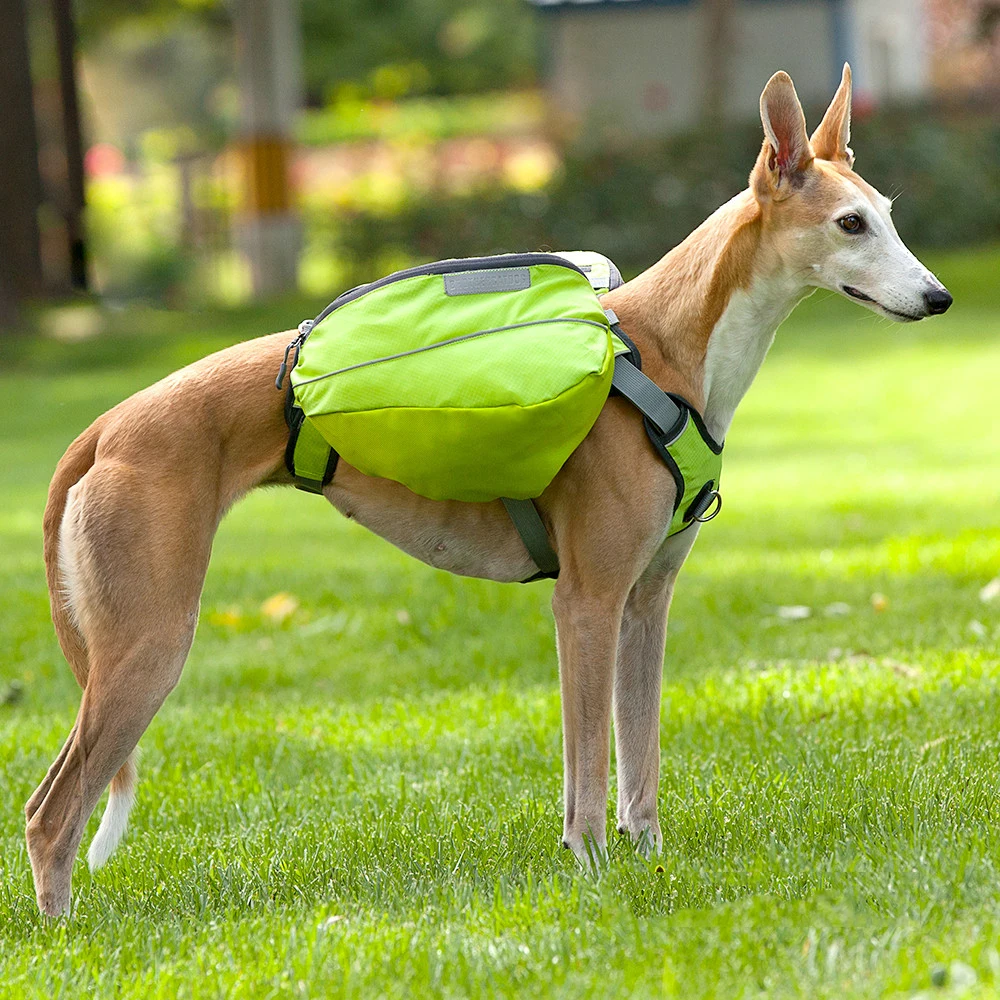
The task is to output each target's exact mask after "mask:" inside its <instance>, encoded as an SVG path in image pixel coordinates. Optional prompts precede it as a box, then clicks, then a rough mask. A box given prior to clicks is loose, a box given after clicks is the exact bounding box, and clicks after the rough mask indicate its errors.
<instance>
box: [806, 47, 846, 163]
mask: <svg viewBox="0 0 1000 1000" xmlns="http://www.w3.org/2000/svg"><path fill="white" fill-rule="evenodd" d="M810 141H811V142H812V148H813V153H814V155H816V156H818V157H819V158H820V159H821V160H840V161H842V162H843V163H846V164H847V165H848V166H851V165H852V164H853V163H854V153H852V152H851V150H850V149H849V148H848V146H847V144H848V143H849V142H850V141H851V67H850V66H849V65H848V64H847V63H844V75H843V76H842V77H841V79H840V86H839V87H838V88H837V93H836V94H834V95H833V100H832V101H831V102H830V107H828V108H827V109H826V114H825V115H823V120H822V121H821V122H820V123H819V128H817V129H816V131H815V132H813V134H812V139H811V140H810Z"/></svg>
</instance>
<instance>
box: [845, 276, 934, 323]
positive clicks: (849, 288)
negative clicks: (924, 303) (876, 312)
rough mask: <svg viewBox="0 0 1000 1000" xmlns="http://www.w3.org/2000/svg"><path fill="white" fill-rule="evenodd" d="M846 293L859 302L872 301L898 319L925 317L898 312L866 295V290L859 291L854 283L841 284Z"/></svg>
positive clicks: (914, 319)
mask: <svg viewBox="0 0 1000 1000" xmlns="http://www.w3.org/2000/svg"><path fill="white" fill-rule="evenodd" d="M840 287H841V288H842V289H843V291H844V294H845V295H849V296H850V297H851V298H852V299H857V300H858V302H870V303H871V304H872V305H873V306H875V307H876V308H878V309H881V310H882V312H884V313H888V314H889V315H890V316H895V317H896V319H900V320H902V321H903V322H904V323H916V321H917V320H918V319H923V318H924V317H923V316H914V315H913V314H912V313H901V312H897V311H896V310H895V309H890V308H889V307H888V306H884V305H882V303H881V302H877V301H876V300H875V299H873V298H872V297H871V296H870V295H865V293H864V292H862V291H859V290H858V289H857V288H855V287H854V286H853V285H841V286H840Z"/></svg>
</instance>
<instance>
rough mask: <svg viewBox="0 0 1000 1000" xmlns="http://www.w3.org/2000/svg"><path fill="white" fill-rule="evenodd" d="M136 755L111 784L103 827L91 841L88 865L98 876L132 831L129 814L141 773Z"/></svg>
mask: <svg viewBox="0 0 1000 1000" xmlns="http://www.w3.org/2000/svg"><path fill="white" fill-rule="evenodd" d="M135 758H136V751H133V752H132V753H131V754H130V755H129V758H128V760H127V761H126V762H125V764H124V765H123V766H122V769H121V770H120V771H119V772H118V773H117V774H116V775H115V777H114V778H113V779H112V782H111V791H110V792H109V793H108V805H107V808H106V809H105V810H104V815H103V816H102V817H101V825H100V827H99V828H98V830H97V833H96V834H95V835H94V839H93V840H92V841H91V844H90V850H89V851H88V852H87V864H88V865H90V870H91V871H92V872H96V871H97V869H98V868H100V867H101V866H102V865H103V864H104V863H105V862H106V861H107V860H108V858H110V857H111V855H112V854H114V851H115V848H116V847H117V846H118V845H119V843H121V839H122V837H123V836H124V835H125V830H126V828H127V827H128V814H129V813H130V812H131V811H132V806H133V805H134V804H135V785H136V780H137V779H138V776H139V774H138V771H137V769H136V766H135Z"/></svg>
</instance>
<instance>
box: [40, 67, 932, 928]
mask: <svg viewBox="0 0 1000 1000" xmlns="http://www.w3.org/2000/svg"><path fill="white" fill-rule="evenodd" d="M850 110H851V73H850V67H849V66H846V65H845V67H844V71H843V77H842V80H841V83H840V86H839V88H838V90H837V92H836V95H835V96H834V98H833V101H832V103H831V104H830V106H829V108H828V109H827V111H826V114H825V115H824V117H823V120H822V122H821V123H820V125H819V127H818V128H817V129H816V131H815V132H813V134H812V136H811V137H810V136H809V135H808V134H807V132H806V123H805V117H804V115H803V112H802V108H801V105H800V103H799V100H798V96H797V95H796V92H795V88H794V86H793V84H792V81H791V79H790V78H789V76H788V75H787V74H785V73H783V72H779V73H776V74H775V75H774V76H773V77H772V78H771V79H770V81H769V82H768V83H767V86H766V87H765V88H764V91H763V93H762V95H761V98H760V113H761V121H762V124H763V127H764V140H763V144H762V146H761V150H760V154H759V156H758V157H757V160H756V163H755V164H754V167H753V170H752V172H751V174H750V181H749V187H748V188H747V189H746V190H744V191H743V192H742V193H740V194H738V195H736V196H735V197H734V198H733V199H732V200H730V201H729V202H727V203H726V204H725V205H723V206H722V207H721V208H719V209H718V210H717V211H716V212H715V213H713V214H712V215H711V216H710V217H709V218H708V219H707V220H706V221H705V222H704V223H703V224H702V225H701V226H699V228H698V229H696V230H695V231H694V233H692V234H691V235H690V236H689V237H688V238H687V239H686V240H684V241H683V242H682V243H681V244H680V245H678V246H677V247H675V248H674V249H673V250H671V251H670V252H669V253H668V254H667V255H666V256H665V257H664V258H663V259H662V260H660V261H659V262H658V263H656V264H654V265H653V266H652V267H651V268H649V269H648V270H647V271H645V272H643V273H642V274H640V275H639V276H638V277H637V278H635V279H634V280H632V281H629V282H627V283H626V284H624V285H622V286H621V287H619V288H617V289H615V290H614V291H612V292H610V293H608V294H607V295H606V296H604V299H603V305H604V306H606V307H608V308H610V309H613V310H614V312H615V313H616V314H617V315H618V317H619V318H620V321H621V324H622V327H623V329H624V330H625V331H626V332H627V334H628V335H629V337H630V338H631V339H632V340H633V341H634V342H635V343H636V344H637V345H638V347H639V349H640V351H641V354H642V359H643V370H644V371H645V372H646V373H647V374H648V375H649V376H650V377H651V378H652V379H653V380H654V381H655V382H656V383H657V384H658V385H659V386H660V387H661V388H664V389H668V390H670V391H672V392H675V393H679V394H680V395H682V396H684V397H685V398H686V399H688V400H690V401H691V403H692V404H693V405H694V406H695V407H696V409H697V410H698V411H699V412H700V413H701V414H702V416H703V419H704V422H705V424H706V426H707V428H708V431H709V432H710V433H711V434H712V436H713V437H714V438H715V439H716V440H719V441H721V440H723V438H724V437H725V434H726V431H727V429H728V427H729V424H730V421H731V420H732V417H733V413H734V411H735V409H736V406H737V404H738V403H739V401H740V399H741V398H742V397H743V395H744V393H745V392H746V391H747V389H748V388H749V386H750V383H751V381H752V380H753V378H754V376H755V374H756V372H757V370H758V368H759V367H760V365H761V363H762V362H763V360H764V356H765V354H766V353H767V350H768V347H769V346H770V344H771V341H772V340H773V337H774V332H775V330H776V328H777V327H778V325H779V324H780V323H781V321H782V320H783V319H784V318H785V317H786V316H787V315H788V313H789V312H790V311H791V309H792V308H793V307H794V306H795V305H796V304H797V303H798V302H799V301H800V300H801V299H802V298H803V297H804V296H805V295H807V294H809V293H810V292H811V291H812V290H814V289H816V288H824V289H829V290H832V291H835V292H838V293H840V294H842V295H845V296H847V297H849V298H851V299H854V300H855V301H858V302H860V303H861V304H862V305H864V306H866V307H867V308H868V309H870V310H872V311H874V312H876V313H878V314H880V315H882V316H887V317H889V318H891V319H894V320H902V321H913V320H919V319H922V318H924V317H925V316H929V315H931V314H936V313H942V312H944V311H945V310H946V309H947V308H948V306H949V305H950V304H951V301H952V299H951V296H950V295H949V293H948V292H947V290H946V289H945V288H944V286H943V285H942V284H941V283H940V282H939V281H938V280H937V279H936V278H935V277H934V275H932V274H931V273H930V272H929V271H928V270H927V269H926V268H925V267H924V266H923V265H922V264H921V263H920V262H919V261H918V260H917V259H916V258H915V257H914V256H913V254H912V253H910V251H909V250H908V249H907V248H906V247H905V246H904V244H903V242H902V241H901V240H900V238H899V236H898V235H897V233H896V230H895V228H894V226H893V223H892V219H891V217H890V208H891V204H890V202H889V200H888V199H887V198H885V197H883V196H882V195H881V194H879V193H878V192H877V191H876V190H875V189H874V188H872V187H871V186H870V185H868V184H867V183H866V182H865V181H864V180H862V179H861V177H860V176H858V174H857V173H855V172H854V170H853V154H852V152H851V150H850V149H849V148H848V141H849V136H850ZM287 340H288V334H287V333H284V334H282V333H279V334H273V335H270V336H265V337H261V338H258V339H255V340H250V341H247V342H245V343H242V344H238V345H236V346H234V347H231V348H228V349H227V350H223V351H220V352H219V353H217V354H213V355H211V356H210V357H207V358H204V359H203V360H201V361H198V362H195V363H194V364H192V365H189V366H188V367H187V368H184V369H182V370H181V371H179V372H176V373H174V374H173V375H170V376H168V377H167V378H165V379H163V380H162V381H160V382H158V383H156V384H155V385H153V386H151V387H150V388H148V389H145V390H143V391H141V392H139V393H137V394H136V395H134V396H132V397H131V398H129V399H127V400H125V401H124V402H123V403H120V404H119V405H118V406H116V407H114V408H113V409H112V410H110V411H108V412H107V413H105V414H104V415H103V416H101V417H99V418H98V419H97V420H96V421H95V422H94V423H93V424H92V425H91V426H90V427H89V428H88V429H87V430H86V431H84V432H83V433H82V434H81V435H80V436H79V437H78V438H77V439H76V440H75V441H74V442H73V443H72V444H71V445H70V447H69V449H68V450H67V452H66V454H65V455H64V456H63V458H62V460H61V461H60V462H59V465H58V467H57V469H56V472H55V476H54V478H53V480H52V485H51V488H50V490H49V495H48V503H47V506H46V508H45V516H44V536H45V541H44V554H45V567H46V576H47V583H48V588H49V594H50V598H51V607H52V618H53V622H54V625H55V630H56V633H57V635H58V637H59V642H60V644H61V646H62V649H63V652H64V653H65V655H66V658H67V660H68V661H69V664H70V666H71V668H72V670H73V673H74V674H75V676H76V679H77V681H78V682H79V683H80V686H81V687H82V688H83V698H82V701H81V704H80V709H79V713H78V715H77V718H76V722H75V724H74V725H73V728H72V730H71V731H70V734H69V737H68V739H67V740H66V743H65V745H64V746H63V748H62V750H61V751H60V753H59V755H58V757H57V758H56V760H55V762H54V763H53V764H52V766H51V767H50V768H49V771H48V773H47V774H46V776H45V779H44V780H43V781H42V783H41V785H39V787H38V789H37V790H36V791H35V792H34V794H33V795H32V796H31V798H30V800H29V801H28V803H27V805H26V806H25V812H26V816H27V843H28V852H29V856H30V859H31V867H32V873H33V875H34V881H35V889H36V894H37V900H38V905H39V907H40V909H41V910H42V911H43V912H44V913H46V914H50V915H56V914H60V913H63V912H66V911H67V910H68V907H69V902H70V887H71V875H72V868H73V863H74V859H75V857H76V854H77V850H78V848H79V845H80V841H81V839H82V837H83V832H84V827H85V825H86V823H87V820H88V819H89V817H90V815H91V813H92V812H93V810H94V808H95V807H96V805H97V803H98V800H99V799H100V797H101V795H102V793H103V792H104V789H105V787H106V786H107V785H108V783H109V782H110V786H111V790H110V795H109V798H108V804H107V807H106V810H105V813H104V816H103V818H102V821H101V825H100V828H99V830H98V832H97V834H96V836H95V838H94V841H93V843H92V845H91V847H90V853H89V860H90V865H91V868H97V867H99V866H100V865H102V864H103V863H104V862H105V861H106V860H107V858H108V857H109V856H110V854H111V852H112V851H113V850H114V848H115V846H116V845H117V843H118V841H119V840H120V838H121V836H122V834H123V833H124V830H125V825H126V822H127V818H128V813H129V808H130V807H131V805H132V802H133V800H134V797H135V785H136V768H135V763H134V760H135V750H136V746H137V744H138V741H139V738H140V737H141V736H142V734H143V732H144V731H145V729H146V727H147V726H148V725H149V723H150V721H151V720H152V718H153V716H154V715H155V714H156V712H157V710H158V709H159V708H160V705H161V704H162V703H163V700H164V699H165V698H166V697H167V695H168V694H169V693H170V691H171V690H172V689H173V687H174V685H175V684H176V683H177V681H178V679H179V678H180V676H181V669H182V667H183V665H184V661H185V659H186V657H187V654H188V651H189V649H190V647H191V642H192V640H193V638H194V633H195V626H196V624H197V620H198V609H199V601H200V596H201V590H202V585H203V582H204V578H205V572H206V569H207V567H208V560H209V552H210V549H211V545H212V539H213V537H214V535H215V532H216V529H217V528H218V526H219V522H220V521H221V520H222V517H223V516H224V514H225V513H226V511H227V510H228V509H229V508H230V507H231V506H232V505H233V504H234V503H235V502H236V501H237V500H238V499H239V498H240V497H242V496H243V495H244V494H246V493H247V492H248V491H250V490H252V489H254V488H255V487H258V486H262V485H276V484H288V483H290V482H291V477H290V476H289V474H288V472H287V471H286V469H285V465H284V460H283V458H284V451H285V445H286V442H287V439H288V428H287V427H286V424H285V418H284V412H283V407H284V395H283V394H282V393H278V392H276V391H275V389H274V373H275V371H276V370H277V368H278V366H279V363H280V361H281V358H282V353H283V350H284V347H285V344H286V342H287ZM675 489H676V486H675V483H674V479H673V477H672V476H671V474H670V472H669V470H668V469H667V467H666V466H665V465H664V463H663V462H662V461H661V460H660V459H659V458H658V457H657V455H656V453H655V452H654V450H653V448H652V447H651V445H650V442H649V440H648V439H647V437H646V434H645V432H644V429H643V423H642V419H641V417H640V415H639V414H638V413H637V411H636V410H635V409H634V408H633V407H632V406H631V405H630V404H629V403H627V402H626V401H625V400H623V399H621V398H616V397H611V398H609V399H608V401H607V403H606V405H605V406H604V409H603V410H602V412H601V415H600V416H599V418H598V420H597V422H596V424H595V425H594V427H593V428H592V430H591V431H590V433H589V435H588V436H587V438H586V439H585V440H584V441H583V443H582V444H581V445H580V446H579V447H578V448H577V450H576V451H575V452H574V453H573V454H572V455H571V457H570V458H569V460H568V461H567V462H566V464H565V465H564V466H563V468H562V469H561V470H560V472H559V474H558V475H557V476H556V477H555V479H554V480H553V481H552V483H551V485H550V486H549V487H548V488H547V489H546V490H545V492H544V493H543V494H542V496H541V497H540V499H539V500H538V507H539V509H540V511H541V514H542V518H543V521H544V523H545V526H546V530H547V531H548V534H549V539H550V542H551V544H552V547H553V549H554V550H555V552H556V553H557V555H558V558H559V564H560V566H561V572H560V574H559V578H558V580H557V582H556V585H555V589H554V594H553V599H552V607H553V612H554V617H555V623H556V633H557V646H558V655H559V676H560V684H561V692H562V721H563V748H564V774H565V785H564V789H565V818H564V827H563V843H564V844H565V846H567V847H569V848H571V849H572V850H573V851H574V852H575V853H576V854H577V856H578V857H580V858H581V860H583V861H584V863H588V861H590V862H591V863H593V861H594V859H596V858H598V857H600V856H601V855H602V854H603V853H604V852H605V850H606V832H605V815H606V808H607V793H608V769H609V758H610V734H611V716H612V711H613V715H614V734H615V743H616V751H617V761H618V779H619V780H618V809H617V817H618V829H619V831H620V832H621V833H623V834H627V835H629V836H630V837H631V838H632V839H633V840H634V841H636V842H637V844H638V845H639V846H640V848H642V849H644V850H646V851H647V852H648V851H658V850H659V849H660V845H661V835H660V826H659V820H658V818H657V785H658V781H659V765H660V742H659V712H660V684H661V674H662V669H663V656H664V642H665V636H666V625H667V612H668V609H669V605H670V599H671V594H672V592H673V588H674V581H675V579H676V577H677V573H678V571H679V570H680V568H681V565H682V564H683V562H684V560H685V559H686V557H687V555H688V552H689V551H690V550H691V546H692V545H693V544H694V541H695V537H696V534H697V531H698V528H697V526H693V527H691V528H690V529H688V530H686V531H684V532H682V533H680V534H677V535H675V536H673V537H671V538H669V539H667V537H666V535H667V528H668V525H669V523H670V520H671V515H672V512H673V507H674V498H675ZM324 492H325V495H326V497H327V499H328V500H329V501H330V502H331V503H332V504H333V505H334V506H335V507H336V508H337V509H338V510H339V511H340V512H341V513H342V514H344V515H345V516H346V517H349V518H353V519H354V520H356V521H358V522H359V523H361V524H363V525H365V526H366V527H368V528H370V529H371V530H372V531H374V532H376V533H377V534H379V535H381V536H382V537H383V538H385V539H387V540H388V541H390V542H392V543H393V544H395V545H397V546H398V547H399V548H401V549H403V550H404V551H406V552H408V553H410V554H411V555H413V556H416V557H417V558H418V559H421V560H423V561H424V562H426V563H429V564H430V565H432V566H436V567H439V568H442V569H447V570H450V571H451V572H453V573H458V574H463V575H467V576H477V577H483V578H487V579H491V580H497V581H519V580H526V579H528V578H529V577H531V576H532V575H533V574H534V573H535V572H536V567H535V566H534V564H533V563H532V561H531V558H530V556H529V555H528V553H527V551H526V549H525V547H524V545H523V543H522V541H521V539H520V537H519V535H518V533H517V531H516V530H515V529H514V526H513V524H512V523H511V521H510V519H509V518H508V516H507V514H506V512H505V510H504V508H503V506H502V504H501V503H500V501H494V502H492V503H463V502H458V501H436V500H429V499H425V498H423V497H420V496H417V495H415V494H413V493H411V492H410V491H409V490H407V489H406V488H405V487H404V486H402V485H400V484H398V483H395V482H391V481H389V480H384V479H376V478H371V477H368V476H365V475H363V474H362V473H360V472H358V471H357V470H356V469H354V468H352V467H351V466H350V465H348V464H347V463H345V462H343V461H341V463H340V465H339V467H338V469H337V472H336V475H335V477H334V478H333V480H332V482H331V483H330V484H329V485H328V486H327V487H326V488H325V491H324ZM609 525H614V531H613V532H611V531H609V530H608V526H609Z"/></svg>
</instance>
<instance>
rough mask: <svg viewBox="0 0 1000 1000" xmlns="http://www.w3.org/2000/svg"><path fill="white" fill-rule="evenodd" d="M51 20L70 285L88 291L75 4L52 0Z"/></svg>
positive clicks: (65, 0) (67, 0) (67, 1)
mask: <svg viewBox="0 0 1000 1000" xmlns="http://www.w3.org/2000/svg"><path fill="white" fill-rule="evenodd" d="M52 16H53V21H54V22H55V29H56V49H57V52H58V56H59V95H60V98H61V100H62V117H63V142H64V144H65V147H66V193H67V196H68V197H67V201H66V235H67V237H68V239H69V283H70V285H71V287H72V288H74V289H76V290H77V291H82V292H85V291H86V290H87V251H86V242H85V237H84V225H83V211H84V207H85V193H84V179H83V134H82V131H81V129H80V100H79V97H78V96H77V89H76V27H75V25H74V23H73V0H53V2H52Z"/></svg>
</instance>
